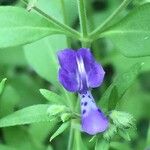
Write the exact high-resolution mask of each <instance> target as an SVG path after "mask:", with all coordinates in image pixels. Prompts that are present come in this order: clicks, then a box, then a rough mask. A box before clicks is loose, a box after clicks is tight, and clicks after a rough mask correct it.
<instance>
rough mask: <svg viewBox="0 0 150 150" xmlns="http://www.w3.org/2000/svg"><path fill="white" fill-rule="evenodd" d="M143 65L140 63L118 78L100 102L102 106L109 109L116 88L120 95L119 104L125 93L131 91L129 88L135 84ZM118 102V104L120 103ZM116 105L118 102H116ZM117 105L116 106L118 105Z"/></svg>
mask: <svg viewBox="0 0 150 150" xmlns="http://www.w3.org/2000/svg"><path fill="white" fill-rule="evenodd" d="M142 65H143V63H138V64H135V65H133V66H132V67H131V68H130V70H128V71H127V72H125V73H123V74H121V75H120V76H118V77H117V78H116V79H115V80H114V82H113V83H112V84H111V85H110V86H109V87H108V89H107V90H106V91H105V93H104V94H103V96H102V98H101V100H100V106H101V107H102V108H103V107H104V108H105V109H106V110H107V109H108V103H109V102H110V101H109V99H110V96H111V93H112V90H113V89H114V87H116V90H117V93H118V99H117V100H118V102H119V101H120V100H121V98H122V97H123V95H124V94H125V92H126V91H127V90H128V89H129V87H130V86H131V85H132V84H133V83H134V81H135V79H136V77H137V75H138V74H139V73H140V70H141V67H142ZM118 102H117V103H118ZM115 103H116V102H115ZM117 103H116V104H117Z"/></svg>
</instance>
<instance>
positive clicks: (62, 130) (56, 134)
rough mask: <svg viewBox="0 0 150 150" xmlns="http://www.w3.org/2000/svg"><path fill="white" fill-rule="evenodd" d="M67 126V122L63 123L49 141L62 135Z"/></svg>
mask: <svg viewBox="0 0 150 150" xmlns="http://www.w3.org/2000/svg"><path fill="white" fill-rule="evenodd" d="M69 125H70V123H69V122H65V123H63V124H62V125H61V126H60V127H59V128H58V129H57V130H56V132H55V133H54V134H53V135H52V136H51V138H50V141H52V140H53V139H54V138H55V137H57V136H58V135H60V134H61V133H63V132H64V131H65V130H66V129H67V128H68V127H69Z"/></svg>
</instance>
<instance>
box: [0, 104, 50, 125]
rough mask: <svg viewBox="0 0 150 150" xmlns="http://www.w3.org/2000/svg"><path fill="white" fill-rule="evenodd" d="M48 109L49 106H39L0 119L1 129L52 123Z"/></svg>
mask: <svg viewBox="0 0 150 150" xmlns="http://www.w3.org/2000/svg"><path fill="white" fill-rule="evenodd" d="M48 107H49V105H47V104H39V105H35V106H29V107H27V108H24V109H22V110H18V111H16V112H14V113H12V114H10V115H8V116H6V117H4V118H2V119H0V127H8V126H15V125H23V124H30V123H35V122H45V121H51V118H50V117H49V116H48V115H47V109H48Z"/></svg>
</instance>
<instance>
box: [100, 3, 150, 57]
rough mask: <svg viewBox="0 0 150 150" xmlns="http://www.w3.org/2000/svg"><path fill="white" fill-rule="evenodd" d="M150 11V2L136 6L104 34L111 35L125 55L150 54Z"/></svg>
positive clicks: (103, 34)
mask: <svg viewBox="0 0 150 150" xmlns="http://www.w3.org/2000/svg"><path fill="white" fill-rule="evenodd" d="M149 11H150V4H145V5H142V6H140V7H138V8H136V9H135V10H133V11H132V12H131V13H129V14H128V15H127V16H126V17H125V18H123V19H122V20H121V21H120V22H119V23H117V24H115V25H113V26H112V27H110V28H108V29H107V30H106V31H104V33H102V36H105V37H109V38H110V39H111V40H112V41H113V42H114V44H115V45H116V46H117V47H118V48H119V50H120V51H121V52H122V53H123V54H124V55H125V56H128V57H131V56H132V57H137V56H148V55H150V52H149V43H150V37H149V32H150V25H149V22H150V17H149Z"/></svg>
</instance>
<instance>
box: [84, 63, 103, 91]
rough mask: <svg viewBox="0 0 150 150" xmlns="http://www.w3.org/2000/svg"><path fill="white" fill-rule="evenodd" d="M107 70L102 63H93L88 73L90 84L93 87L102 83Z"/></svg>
mask: <svg viewBox="0 0 150 150" xmlns="http://www.w3.org/2000/svg"><path fill="white" fill-rule="evenodd" d="M104 75H105V72H104V70H103V68H102V66H101V65H100V64H98V63H97V62H95V63H93V65H92V66H91V69H90V71H89V72H88V73H87V78H88V86H89V87H91V88H95V87H98V86H100V85H101V84H102V82H103V79H104Z"/></svg>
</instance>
